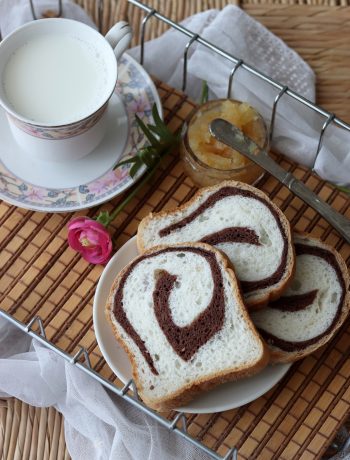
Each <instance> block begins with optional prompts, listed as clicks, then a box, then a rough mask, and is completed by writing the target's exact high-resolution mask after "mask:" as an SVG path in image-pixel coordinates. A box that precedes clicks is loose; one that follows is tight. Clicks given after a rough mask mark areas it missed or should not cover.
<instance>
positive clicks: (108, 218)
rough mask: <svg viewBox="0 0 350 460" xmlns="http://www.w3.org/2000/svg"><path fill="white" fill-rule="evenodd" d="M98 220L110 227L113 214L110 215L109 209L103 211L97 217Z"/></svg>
mask: <svg viewBox="0 0 350 460" xmlns="http://www.w3.org/2000/svg"><path fill="white" fill-rule="evenodd" d="M95 220H96V222H99V223H100V224H102V225H104V226H105V227H108V225H109V223H110V221H111V216H110V215H109V212H108V211H101V212H100V214H99V215H98V216H97V217H96V218H95Z"/></svg>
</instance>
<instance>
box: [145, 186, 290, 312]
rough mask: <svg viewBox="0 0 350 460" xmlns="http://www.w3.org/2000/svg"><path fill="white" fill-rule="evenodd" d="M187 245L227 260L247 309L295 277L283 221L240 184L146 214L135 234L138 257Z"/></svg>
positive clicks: (273, 208)
mask: <svg viewBox="0 0 350 460" xmlns="http://www.w3.org/2000/svg"><path fill="white" fill-rule="evenodd" d="M192 241H202V242H204V243H208V244H211V245H213V246H215V247H217V248H218V249H220V250H221V251H223V252H224V253H225V254H226V255H227V256H228V258H229V259H230V261H231V262H232V264H233V267H234V270H235V273H236V275H237V277H238V279H239V280H240V282H241V287H242V291H243V295H244V301H245V303H246V305H247V306H248V307H249V308H252V309H254V308H259V307H262V306H264V305H266V304H267V303H268V302H269V301H271V300H274V299H277V298H279V297H280V296H281V293H282V292H283V290H285V289H286V287H287V285H288V282H289V280H290V279H291V277H292V274H293V271H294V261H295V257H294V251H293V245H292V242H291V232H290V225H289V222H288V220H287V218H286V217H285V215H284V214H283V213H282V211H281V210H280V209H278V208H277V206H276V205H274V204H273V203H272V201H271V200H269V198H268V197H267V196H266V195H265V194H264V193H263V192H261V191H260V190H258V189H256V188H254V187H252V186H250V185H247V184H243V183H241V182H234V181H225V182H222V183H221V184H219V185H215V186H213V187H207V188H203V189H201V190H199V191H198V192H197V194H196V195H195V196H194V197H193V198H192V199H191V200H190V201H189V202H188V203H185V204H184V205H182V206H180V207H179V208H177V209H174V210H172V211H163V212H159V213H157V214H152V213H151V214H150V215H149V216H147V217H145V218H144V219H143V220H142V221H141V223H140V225H139V229H138V233H137V243H138V248H139V250H140V252H143V251H145V250H146V249H149V248H151V247H153V246H157V245H159V244H176V243H185V242H192Z"/></svg>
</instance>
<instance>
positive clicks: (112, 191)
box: [0, 55, 162, 212]
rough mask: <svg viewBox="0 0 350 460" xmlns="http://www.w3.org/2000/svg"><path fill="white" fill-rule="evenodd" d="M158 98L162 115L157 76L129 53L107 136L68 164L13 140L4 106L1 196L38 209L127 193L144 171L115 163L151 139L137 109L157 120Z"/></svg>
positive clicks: (88, 203)
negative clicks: (30, 152) (134, 172)
mask: <svg viewBox="0 0 350 460" xmlns="http://www.w3.org/2000/svg"><path fill="white" fill-rule="evenodd" d="M154 103H155V104H156V105H157V108H158V111H159V114H160V115H161V116H162V106H161V102H160V99H159V95H158V93H157V90H156V88H155V86H154V84H153V82H152V80H151V78H150V77H149V75H148V74H147V72H146V71H145V70H144V69H143V67H141V66H140V64H138V63H137V62H136V61H135V60H134V59H133V58H132V57H130V56H128V55H124V56H123V58H122V59H121V61H120V62H119V65H118V83H117V87H116V91H115V94H114V95H113V96H112V98H111V100H110V103H109V105H108V111H107V114H106V116H107V117H108V119H107V132H106V135H105V137H104V139H103V141H102V142H101V144H100V145H99V146H98V147H97V148H96V149H95V150H94V151H93V152H91V153H90V154H89V155H87V156H86V157H84V158H81V159H80V160H76V161H67V162H62V163H53V162H48V161H41V160H36V159H33V158H30V157H28V156H27V155H26V154H25V152H24V151H22V150H21V149H20V147H19V146H18V145H17V144H16V142H15V140H14V139H13V137H12V135H11V131H10V127H9V124H8V122H7V119H6V115H5V112H4V110H3V109H1V108H0V139H1V143H0V198H2V199H3V200H4V201H7V202H9V203H11V204H14V205H15V206H19V207H21V208H27V209H32V210H34V211H46V212H67V211H77V210H80V209H85V208H90V207H92V206H97V205H99V204H101V203H104V202H105V201H108V200H110V199H111V198H113V197H115V196H116V195H119V194H120V193H122V192H124V191H125V190H127V189H128V188H129V187H131V186H132V185H133V183H134V182H135V180H137V179H138V177H139V176H140V175H141V174H142V172H143V171H140V174H138V177H136V178H134V179H132V178H131V177H130V176H129V170H130V168H131V166H132V165H131V164H130V165H124V166H122V167H120V168H117V169H115V168H114V166H115V165H116V163H117V162H118V161H120V160H121V159H125V158H127V157H129V156H132V155H134V154H135V153H136V151H137V150H138V149H140V148H141V147H142V146H143V145H145V143H146V142H147V139H146V138H145V135H144V134H143V132H142V131H141V130H140V129H139V128H138V125H137V123H136V118H135V114H136V113H137V114H138V116H139V117H140V118H142V119H143V121H144V122H145V123H152V122H153V118H152V114H151V109H152V106H153V104H154ZM47 142H56V141H51V140H48V141H47Z"/></svg>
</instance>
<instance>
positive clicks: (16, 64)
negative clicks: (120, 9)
mask: <svg viewBox="0 0 350 460" xmlns="http://www.w3.org/2000/svg"><path fill="white" fill-rule="evenodd" d="M131 36H132V32H131V28H130V26H129V25H128V23H126V22H118V23H117V24H116V25H115V26H114V27H112V29H111V30H110V31H109V32H108V33H107V35H106V36H105V37H103V36H102V35H101V34H100V33H98V32H97V31H96V30H94V29H92V28H91V27H89V26H87V25H85V24H83V23H81V22H78V21H73V20H71V19H63V18H53V19H40V20H37V21H33V22H30V23H27V24H25V25H23V26H22V27H20V28H19V29H17V30H15V31H14V32H13V33H12V34H10V35H9V36H7V37H6V38H5V39H4V40H3V41H2V42H1V43H0V104H1V105H2V107H3V108H4V109H5V111H6V114H7V118H8V121H9V124H10V128H11V131H12V134H13V136H14V138H15V140H16V141H17V143H18V144H19V145H20V146H21V148H22V149H24V150H25V151H26V152H28V154H30V155H32V156H34V157H36V158H40V159H42V160H47V161H66V160H76V159H78V158H81V157H83V156H85V155H87V154H89V153H90V152H91V151H92V150H94V149H95V148H96V147H97V145H98V144H99V143H100V142H101V140H102V138H103V136H104V134H105V130H106V108H107V105H108V101H109V99H110V98H111V96H112V94H113V92H114V89H115V85H116V82H117V75H118V64H117V60H118V59H119V58H120V56H121V55H122V54H123V53H124V51H125V50H126V48H127V47H128V45H129V43H130V40H131Z"/></svg>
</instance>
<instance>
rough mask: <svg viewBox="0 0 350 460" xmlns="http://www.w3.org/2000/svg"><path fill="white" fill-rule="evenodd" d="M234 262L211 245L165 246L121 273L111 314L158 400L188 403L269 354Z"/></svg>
mask: <svg viewBox="0 0 350 460" xmlns="http://www.w3.org/2000/svg"><path fill="white" fill-rule="evenodd" d="M228 263H229V262H228V260H227V259H226V257H224V256H223V255H222V254H221V253H220V251H217V250H216V249H214V248H212V247H211V246H209V245H207V244H202V243H195V244H186V245H183V244H181V245H176V246H169V247H167V246H159V247H156V248H153V249H152V250H150V251H147V252H145V253H144V254H143V255H141V256H139V257H137V258H136V259H134V260H133V261H132V262H131V263H130V264H129V265H127V266H126V267H125V268H124V269H123V270H122V271H121V272H120V273H119V275H118V276H117V278H116V279H115V281H114V284H113V286H112V288H111V291H110V295H109V298H108V302H107V305H106V316H107V319H108V320H109V321H110V323H111V325H112V327H113V330H114V333H115V336H116V338H117V340H118V341H119V342H120V344H121V345H122V346H123V348H124V349H125V351H126V352H127V354H128V355H129V358H130V360H131V363H132V368H133V378H134V380H135V383H136V386H137V388H138V391H139V394H140V396H141V398H142V399H143V400H144V401H145V403H146V404H148V405H149V406H150V407H152V408H154V409H158V410H165V409H172V408H175V407H179V406H182V405H183V404H185V403H187V402H188V401H189V400H190V399H192V398H193V396H195V395H196V394H197V393H198V392H200V391H203V390H208V389H210V388H212V387H213V386H215V385H217V384H219V383H223V382H227V381H230V380H235V379H238V378H241V377H245V376H249V375H252V374H254V373H256V372H258V371H260V370H261V369H262V368H263V367H265V366H266V364H267V362H268V361H269V354H268V352H267V347H266V345H265V344H264V343H263V341H262V340H261V338H260V337H259V334H257V332H256V330H255V328H254V325H253V323H252V321H251V320H250V318H249V316H248V314H247V312H246V309H245V307H244V304H243V301H242V298H241V295H240V291H239V287H238V283H237V280H236V277H235V275H234V272H233V271H232V270H231V269H230V268H229V267H228Z"/></svg>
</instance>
